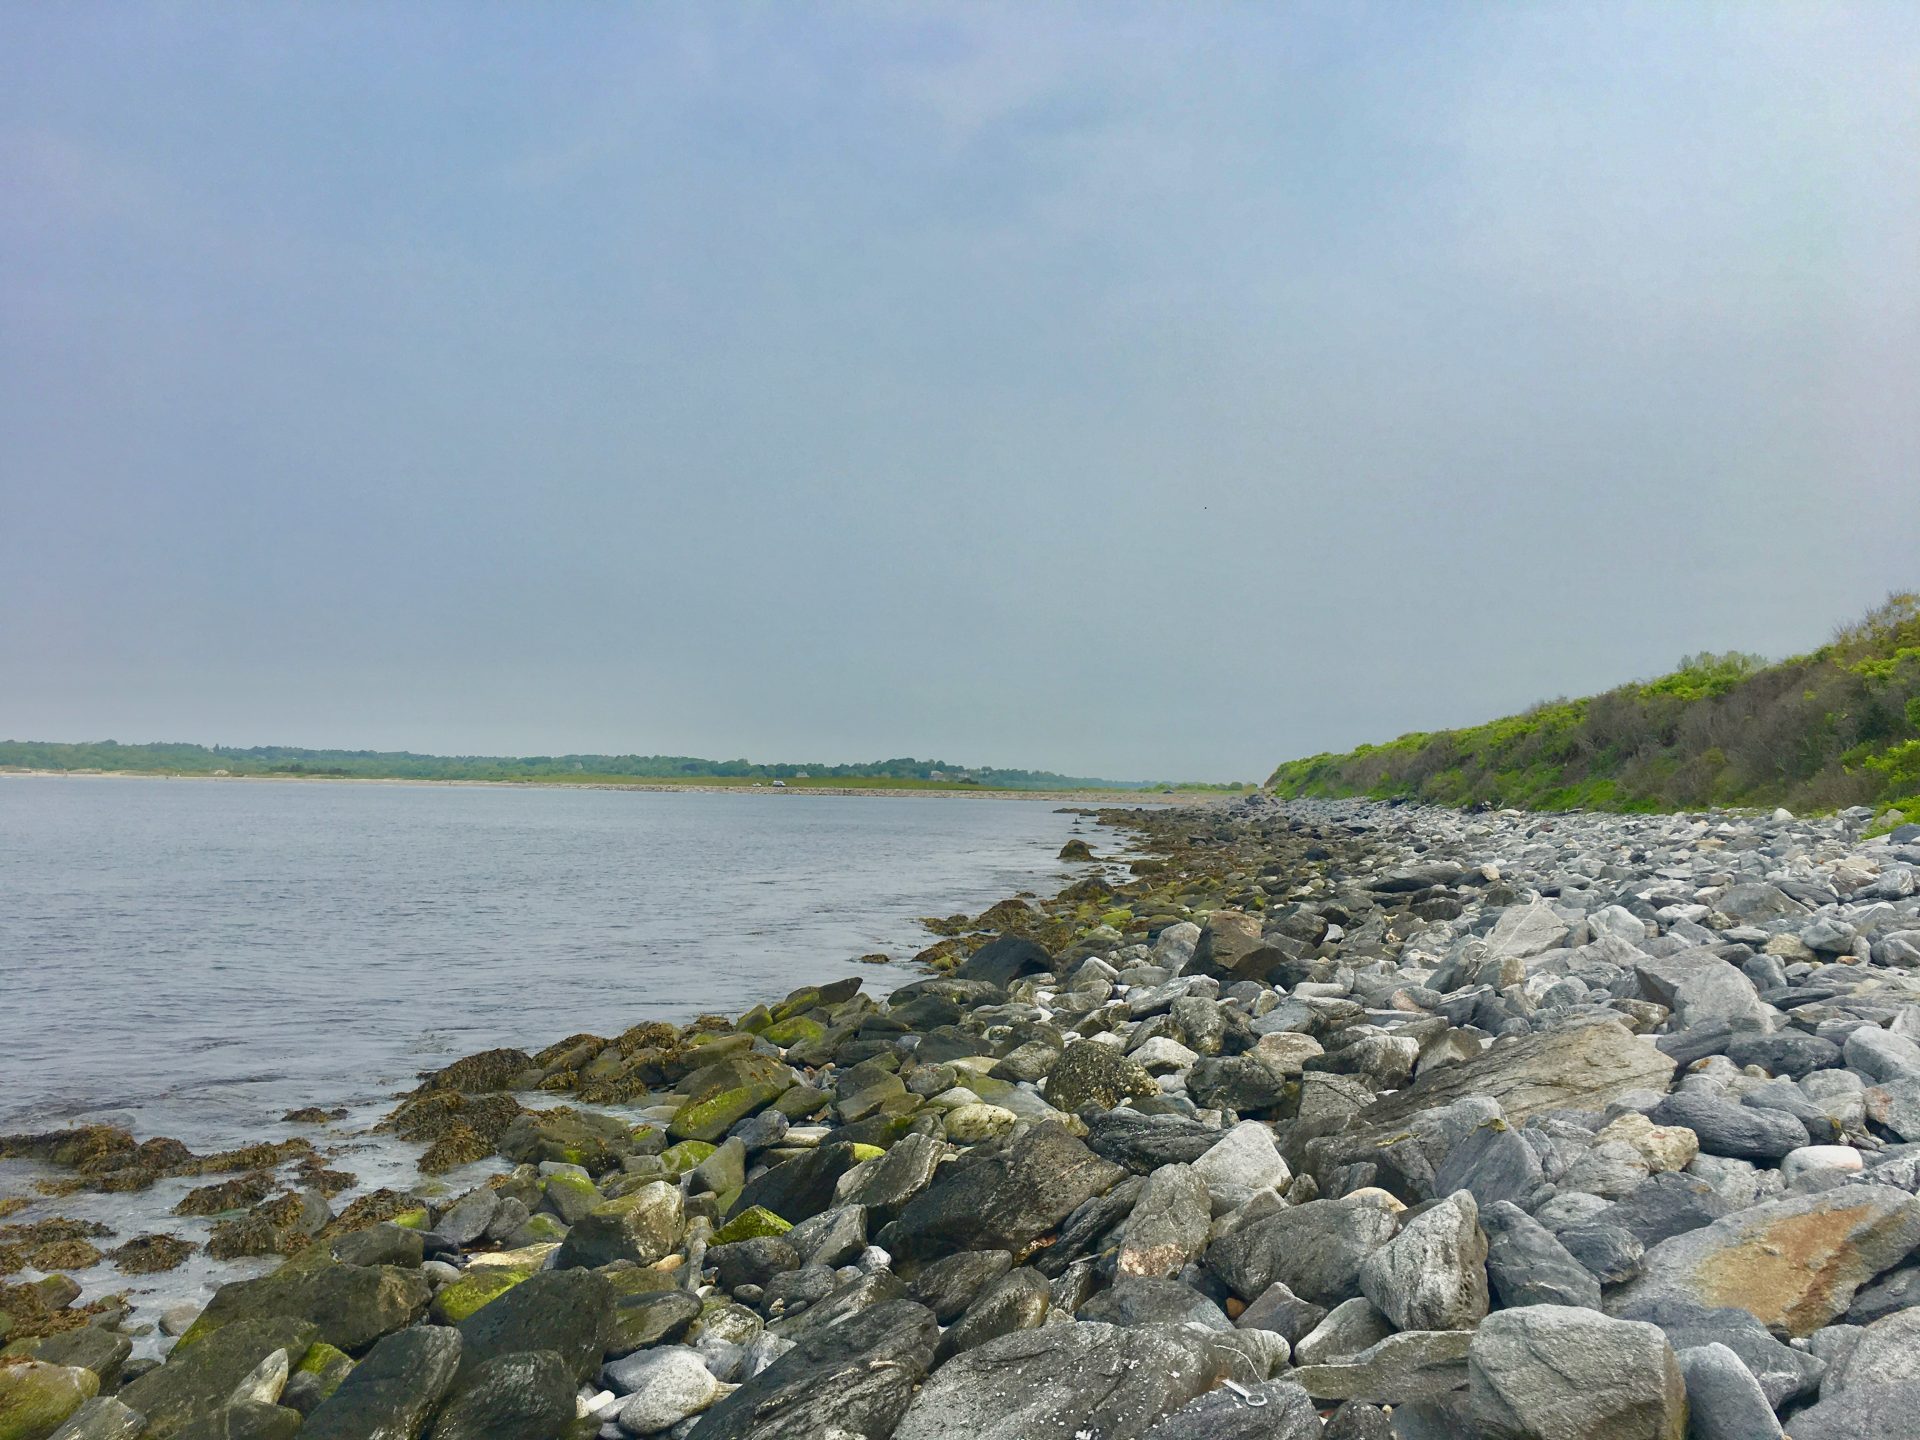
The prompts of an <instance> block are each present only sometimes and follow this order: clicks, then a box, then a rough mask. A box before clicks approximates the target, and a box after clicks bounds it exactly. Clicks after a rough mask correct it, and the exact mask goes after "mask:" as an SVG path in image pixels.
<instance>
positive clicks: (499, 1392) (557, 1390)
mask: <svg viewBox="0 0 1920 1440" xmlns="http://www.w3.org/2000/svg"><path fill="white" fill-rule="evenodd" d="M573 1416H574V1379H573V1376H572V1374H570V1373H569V1372H568V1370H567V1367H566V1364H565V1363H564V1362H563V1361H562V1360H561V1359H560V1357H559V1356H558V1355H556V1354H554V1353H553V1352H552V1351H551V1350H532V1351H522V1352H520V1353H518V1354H512V1355H497V1356H495V1357H494V1358H493V1359H491V1360H489V1361H487V1362H486V1363H485V1364H483V1365H479V1366H476V1367H475V1368H474V1371H473V1374H472V1375H471V1376H470V1377H469V1378H468V1379H466V1380H465V1381H464V1382H463V1383H462V1384H461V1386H460V1389H459V1391H458V1393H456V1394H455V1395H454V1397H453V1399H451V1400H450V1401H448V1402H447V1404H446V1406H445V1407H444V1408H443V1409H442V1410H441V1411H440V1414H439V1415H438V1416H437V1417H436V1418H435V1420H434V1422H433V1430H432V1432H431V1434H430V1435H429V1437H428V1440H552V1437H554V1436H556V1435H559V1434H561V1433H562V1432H563V1431H564V1430H565V1429H566V1427H567V1426H568V1425H569V1424H570V1423H571V1422H572V1420H573Z"/></svg>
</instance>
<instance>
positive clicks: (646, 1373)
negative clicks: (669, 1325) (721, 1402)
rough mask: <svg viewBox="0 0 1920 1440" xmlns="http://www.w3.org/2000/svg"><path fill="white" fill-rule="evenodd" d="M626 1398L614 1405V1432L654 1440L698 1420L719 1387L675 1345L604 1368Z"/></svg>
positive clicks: (697, 1362) (691, 1354)
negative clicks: (617, 1412)
mask: <svg viewBox="0 0 1920 1440" xmlns="http://www.w3.org/2000/svg"><path fill="white" fill-rule="evenodd" d="M607 1378H608V1379H610V1380H612V1379H617V1380H618V1381H619V1382H620V1384H621V1386H622V1387H623V1388H622V1392H621V1393H622V1394H623V1395H624V1396H625V1397H626V1398H625V1399H623V1400H622V1401H621V1402H620V1428H621V1429H622V1430H624V1431H626V1432H627V1433H628V1434H629V1435H654V1434H658V1433H659V1432H660V1431H662V1430H665V1429H667V1428H669V1427H670V1426H673V1425H678V1424H679V1423H680V1422H681V1421H682V1420H684V1419H686V1418H687V1416H689V1415H698V1414H699V1413H700V1412H701V1411H702V1410H704V1409H706V1408H707V1407H708V1406H709V1405H711V1404H713V1402H714V1401H715V1400H716V1399H718V1398H719V1396H720V1385H719V1382H717V1381H716V1380H715V1379H714V1378H713V1374H712V1372H711V1371H709V1370H708V1369H707V1367H706V1364H705V1362H704V1361H702V1360H701V1358H700V1356H699V1355H698V1353H696V1352H695V1351H692V1350H689V1349H687V1348H686V1347H685V1346H681V1345H663V1346H661V1347H660V1348H659V1349H656V1350H649V1351H646V1352H645V1353H643V1354H640V1355H632V1356H629V1357H628V1358H627V1359H625V1360H622V1361H621V1362H620V1363H619V1366H618V1368H617V1369H616V1368H615V1367H614V1366H609V1367H608V1368H607Z"/></svg>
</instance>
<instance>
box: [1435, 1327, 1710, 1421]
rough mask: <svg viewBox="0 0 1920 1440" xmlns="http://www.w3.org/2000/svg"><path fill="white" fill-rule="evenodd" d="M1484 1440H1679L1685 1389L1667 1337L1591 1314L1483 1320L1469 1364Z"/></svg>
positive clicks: (1475, 1414)
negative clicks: (1485, 1439) (1485, 1437)
mask: <svg viewBox="0 0 1920 1440" xmlns="http://www.w3.org/2000/svg"><path fill="white" fill-rule="evenodd" d="M1467 1371H1468V1390H1469V1393H1470V1395H1471V1398H1472V1409H1473V1418H1474V1420H1475V1422H1476V1423H1477V1424H1478V1425H1479V1426H1480V1428H1481V1430H1482V1431H1483V1432H1484V1433H1485V1435H1486V1436H1487V1440H1681V1437H1682V1436H1684V1435H1685V1434H1686V1429H1687V1388H1686V1382H1685V1380H1684V1379H1683V1378H1682V1376H1681V1373H1680V1363H1679V1360H1678V1358H1677V1357H1676V1356H1675V1355H1674V1353H1673V1349H1672V1347H1671V1346H1669V1345H1668V1344H1667V1338H1666V1336H1664V1335H1662V1334H1661V1333H1660V1331H1659V1329H1658V1328H1657V1327H1655V1326H1652V1325H1646V1324H1641V1323H1638V1322H1636V1321H1629V1320H1612V1319H1609V1318H1607V1317H1606V1316H1604V1315H1601V1314H1599V1313H1597V1312H1595V1311H1592V1310H1584V1309H1577V1308H1574V1307H1570V1306H1563V1305H1529V1306H1526V1307H1525V1308H1523V1309H1519V1310H1500V1311H1496V1312H1495V1313H1494V1314H1492V1315H1489V1316H1488V1317H1487V1319H1486V1322H1485V1323H1484V1324H1483V1325H1481V1327H1480V1329H1479V1331H1478V1332H1476V1333H1475V1335H1474V1337H1473V1344H1472V1346H1471V1348H1470V1349H1469V1351H1468V1356H1467Z"/></svg>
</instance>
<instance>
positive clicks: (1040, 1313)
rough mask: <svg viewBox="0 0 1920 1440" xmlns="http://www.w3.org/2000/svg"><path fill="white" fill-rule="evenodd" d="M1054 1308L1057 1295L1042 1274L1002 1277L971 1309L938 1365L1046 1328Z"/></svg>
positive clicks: (947, 1338)
mask: <svg viewBox="0 0 1920 1440" xmlns="http://www.w3.org/2000/svg"><path fill="white" fill-rule="evenodd" d="M1052 1308H1053V1292H1052V1290H1051V1288H1050V1287H1049V1286H1048V1284H1047V1277H1046V1276H1044V1275H1042V1274H1041V1273H1040V1272H1039V1271H1038V1270H1027V1269H1020V1270H1014V1271H1011V1272H1010V1273H1008V1274H1005V1275H1002V1276H1001V1277H1000V1278H999V1279H998V1280H995V1281H993V1282H992V1283H990V1284H989V1285H988V1286H987V1287H986V1289H985V1290H983V1291H982V1292H981V1293H980V1297H979V1298H978V1299H977V1300H975V1301H974V1302H973V1304H971V1305H970V1306H968V1307H967V1313H966V1314H964V1315H962V1316H961V1317H960V1319H959V1320H958V1321H956V1322H955V1323H954V1324H953V1326H952V1327H951V1328H949V1329H948V1330H947V1332H946V1334H944V1335H942V1336H941V1337H940V1346H939V1348H938V1349H937V1350H935V1352H934V1363H935V1364H936V1365H944V1364H945V1363H946V1362H947V1361H948V1360H951V1359H952V1358H953V1357H954V1356H955V1355H958V1354H960V1353H961V1352H962V1351H966V1350H971V1349H973V1348H974V1346H976V1345H984V1344H985V1343H986V1342H987V1341H989V1340H993V1339H996V1338H998V1337H999V1336H1001V1335H1011V1334H1012V1333H1013V1332H1014V1331H1015V1330H1031V1329H1033V1328H1034V1327H1035V1326H1038V1325H1044V1324H1045V1323H1046V1320H1047V1312H1048V1311H1049V1310H1051V1309H1052Z"/></svg>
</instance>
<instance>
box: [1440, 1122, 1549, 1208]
mask: <svg viewBox="0 0 1920 1440" xmlns="http://www.w3.org/2000/svg"><path fill="white" fill-rule="evenodd" d="M1542 1178H1543V1177H1542V1174H1541V1169H1540V1155H1539V1152H1538V1151H1536V1150H1535V1149H1534V1148H1533V1146H1531V1145H1529V1144H1528V1143H1527V1142H1526V1139H1525V1138H1524V1137H1523V1136H1522V1135H1521V1134H1520V1132H1519V1131H1518V1130H1516V1129H1514V1128H1513V1127H1512V1126H1510V1125H1508V1124H1507V1123H1506V1122H1505V1121H1503V1120H1501V1121H1494V1122H1492V1123H1490V1124H1485V1125H1481V1126H1479V1127H1477V1128H1476V1129H1474V1130H1473V1131H1471V1132H1470V1133H1469V1134H1468V1135H1467V1137H1466V1138H1465V1139H1464V1140H1461V1141H1460V1142H1459V1143H1458V1144H1456V1145H1455V1146H1454V1147H1453V1149H1452V1150H1450V1151H1448V1152H1447V1157H1446V1159H1445V1160H1443V1161H1442V1162H1441V1163H1440V1166H1439V1168H1438V1169H1437V1170H1436V1171H1435V1172H1434V1177H1433V1187H1434V1193H1435V1194H1439V1195H1451V1194H1452V1193H1453V1192H1454V1191H1455V1190H1466V1191H1469V1192H1471V1194H1472V1195H1473V1198H1474V1199H1475V1200H1476V1201H1478V1202H1479V1204H1480V1205H1481V1207H1482V1208H1485V1207H1486V1206H1489V1205H1496V1204H1499V1203H1500V1202H1501V1201H1503V1200H1504V1201H1511V1202H1513V1203H1514V1204H1516V1205H1524V1204H1525V1203H1526V1202H1527V1201H1528V1199H1529V1198H1530V1197H1531V1196H1532V1195H1533V1194H1534V1192H1536V1191H1537V1190H1539V1188H1540V1183H1541V1180H1542Z"/></svg>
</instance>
